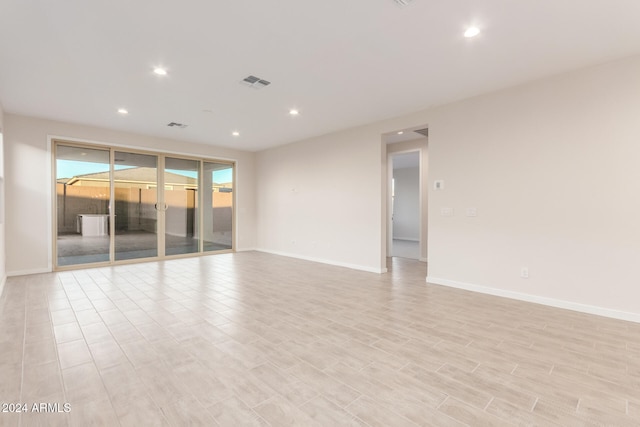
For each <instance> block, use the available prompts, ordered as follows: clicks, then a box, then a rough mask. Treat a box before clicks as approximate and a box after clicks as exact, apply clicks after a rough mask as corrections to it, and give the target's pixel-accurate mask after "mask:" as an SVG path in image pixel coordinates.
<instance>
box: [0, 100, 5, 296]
mask: <svg viewBox="0 0 640 427" xmlns="http://www.w3.org/2000/svg"><path fill="white" fill-rule="evenodd" d="M4 174H5V173H4V111H3V109H2V104H0V298H1V297H2V290H3V289H4V284H5V281H6V279H7V269H6V264H5V259H6V244H5V227H4V223H5V204H6V202H5V197H4V192H5V185H4V181H5V178H4Z"/></svg>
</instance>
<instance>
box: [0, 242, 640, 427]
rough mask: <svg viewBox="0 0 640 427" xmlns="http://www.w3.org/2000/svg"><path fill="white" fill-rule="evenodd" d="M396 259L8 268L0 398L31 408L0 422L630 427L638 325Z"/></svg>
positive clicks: (635, 419)
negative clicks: (430, 277) (479, 289)
mask: <svg viewBox="0 0 640 427" xmlns="http://www.w3.org/2000/svg"><path fill="white" fill-rule="evenodd" d="M390 267H391V272H390V273H388V274H383V275H377V274H372V273H365V272H360V271H353V270H348V269H345V268H340V267H333V266H327V265H321V264H315V263H311V262H307V261H301V260H295V259H289V258H283V257H279V256H275V255H268V254H263V253H256V252H245V253H237V254H225V255H217V256H210V257H201V258H191V259H182V260H172V261H166V262H159V263H146V264H137V265H128V266H117V267H109V268H100V269H90V270H79V271H73V272H61V273H52V274H42V275H34V276H25V277H15V278H10V279H9V280H8V282H7V284H6V287H5V292H4V295H3V297H2V300H1V301H0V401H1V402H2V403H3V404H8V405H10V404H16V403H21V404H26V405H27V406H28V407H27V412H23V413H17V412H0V425H3V426H5V425H6V426H18V425H21V426H30V425H47V426H58V425H60V426H64V425H74V426H83V427H84V426H90V425H96V426H117V425H122V426H153V425H174V426H187V425H203V426H215V425H223V426H244V425H273V426H288V425H295V426H311V425H319V426H339V425H356V426H385V427H386V426H405V425H406V426H415V425H433V426H462V425H470V426H483V425H497V426H503V425H504V426H507V425H540V426H553V425H560V426H592V425H593V426H596V425H606V426H638V425H640V325H638V324H634V323H628V322H623V321H617V320H611V319H606V318H601V317H596V316H590V315H585V314H580V313H575V312H570V311H565V310H559V309H554V308H549V307H544V306H539V305H535V304H529V303H524V302H518V301H513V300H508V299H502V298H497V297H492V296H487V295H481V294H475V293H471V292H465V291H461V290H456V289H449V288H445V287H440V286H435V285H428V284H426V283H425V276H426V267H425V264H423V263H420V262H417V261H410V260H402V259H394V261H392V264H391V265H390ZM40 403H49V404H51V405H50V406H49V407H48V408H47V407H46V406H45V409H47V410H48V411H56V412H34V411H33V404H36V405H38V404H40ZM56 403H58V405H59V406H58V407H56V406H55V404H56ZM64 403H68V404H70V408H68V409H70V411H69V412H64V410H65V407H64ZM36 407H37V408H40V407H39V406H36ZM2 409H4V408H2ZM7 409H11V408H10V407H8V406H7ZM13 409H14V410H15V409H16V408H15V405H14V406H13ZM57 411H60V412H57Z"/></svg>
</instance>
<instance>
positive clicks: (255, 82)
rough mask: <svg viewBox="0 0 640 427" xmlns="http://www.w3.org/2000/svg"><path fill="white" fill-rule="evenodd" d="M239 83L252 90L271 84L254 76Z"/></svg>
mask: <svg viewBox="0 0 640 427" xmlns="http://www.w3.org/2000/svg"><path fill="white" fill-rule="evenodd" d="M240 83H242V84H243V85H246V86H249V87H252V88H254V89H262V88H263V87H266V86H269V85H270V84H271V82H269V81H267V80H263V79H261V78H260V77H256V76H248V77H245V78H244V79H242V81H241V82H240Z"/></svg>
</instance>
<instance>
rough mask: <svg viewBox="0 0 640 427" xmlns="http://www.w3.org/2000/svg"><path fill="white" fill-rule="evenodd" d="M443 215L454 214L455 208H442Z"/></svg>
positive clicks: (441, 213)
mask: <svg viewBox="0 0 640 427" xmlns="http://www.w3.org/2000/svg"><path fill="white" fill-rule="evenodd" d="M440 215H441V216H453V208H440Z"/></svg>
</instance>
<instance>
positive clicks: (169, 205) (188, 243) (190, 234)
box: [163, 157, 200, 255]
mask: <svg viewBox="0 0 640 427" xmlns="http://www.w3.org/2000/svg"><path fill="white" fill-rule="evenodd" d="M199 170H200V161H198V160H189V159H178V158H173V157H166V158H165V161H164V205H163V209H164V215H165V217H164V219H165V227H164V248H165V249H164V250H165V255H176V254H190V253H195V252H200V245H199V242H200V239H199V234H200V233H199V231H198V222H199V221H198V202H197V201H198V181H199V179H198V175H199V173H198V172H199Z"/></svg>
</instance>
